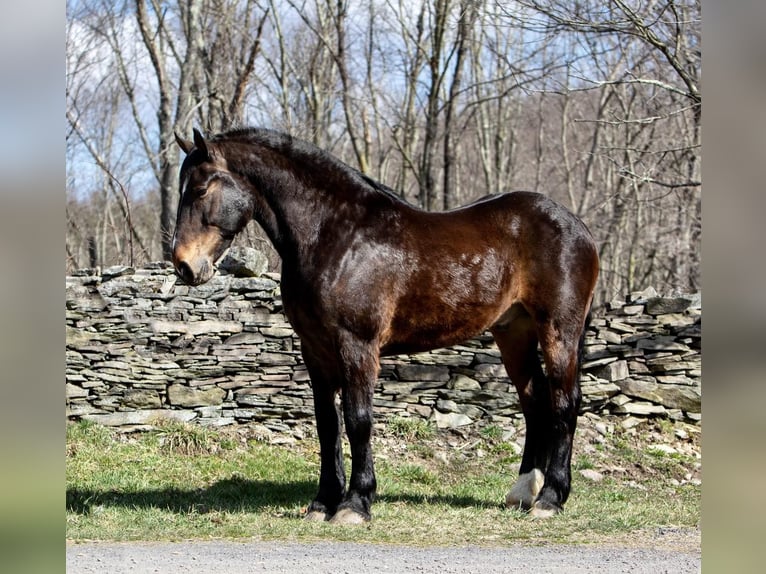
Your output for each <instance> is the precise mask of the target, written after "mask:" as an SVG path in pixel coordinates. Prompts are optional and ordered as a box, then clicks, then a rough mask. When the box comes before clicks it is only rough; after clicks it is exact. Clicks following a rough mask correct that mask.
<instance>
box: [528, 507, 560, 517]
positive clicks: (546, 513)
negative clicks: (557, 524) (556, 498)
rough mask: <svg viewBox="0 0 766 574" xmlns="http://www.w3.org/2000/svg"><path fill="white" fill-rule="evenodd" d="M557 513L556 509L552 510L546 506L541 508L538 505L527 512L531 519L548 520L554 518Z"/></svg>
mask: <svg viewBox="0 0 766 574" xmlns="http://www.w3.org/2000/svg"><path fill="white" fill-rule="evenodd" d="M558 513H559V510H558V509H557V508H552V507H550V506H547V505H546V506H544V507H543V506H541V505H540V504H535V505H534V506H533V507H532V510H531V511H530V512H529V515H530V516H531V517H532V518H550V517H552V516H556V515H557V514H558Z"/></svg>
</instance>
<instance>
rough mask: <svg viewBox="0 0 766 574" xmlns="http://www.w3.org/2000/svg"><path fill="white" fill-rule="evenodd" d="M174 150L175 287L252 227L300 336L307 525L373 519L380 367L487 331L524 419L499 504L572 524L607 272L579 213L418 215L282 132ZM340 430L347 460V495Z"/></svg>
mask: <svg viewBox="0 0 766 574" xmlns="http://www.w3.org/2000/svg"><path fill="white" fill-rule="evenodd" d="M176 141H177V143H178V145H179V146H180V148H181V149H182V150H183V152H184V153H185V154H186V157H185V158H184V161H183V163H182V166H181V171H180V194H181V195H180V200H179V207H178V214H177V221H176V228H175V232H174V235H173V240H172V260H173V265H174V268H175V271H176V274H177V275H178V276H179V277H180V278H181V280H183V281H184V282H185V283H187V284H189V285H199V284H201V283H204V282H205V281H208V280H209V279H210V278H211V277H212V276H213V275H214V273H215V271H216V263H217V262H218V261H219V260H220V259H221V258H222V257H223V255H224V254H225V252H226V250H227V249H228V247H229V246H230V245H231V242H232V240H233V239H234V237H235V236H236V235H237V233H239V232H240V231H242V229H243V228H244V227H245V226H246V225H247V223H248V222H249V221H250V220H251V219H255V220H256V222H257V223H258V224H259V225H260V226H261V227H262V228H263V230H264V231H265V233H266V234H267V236H268V238H269V240H270V241H271V243H273V245H274V247H275V249H276V251H277V252H278V254H279V256H280V257H281V265H282V269H281V274H282V279H281V289H282V300H283V305H284V312H285V315H286V317H287V319H288V320H289V322H290V324H291V325H292V327H293V329H294V330H295V332H296V334H297V335H298V336H299V338H300V341H301V353H302V357H303V360H304V362H305V365H306V368H307V369H308V374H309V377H310V380H311V386H312V394H313V400H314V412H315V418H316V428H317V435H318V439H319V444H320V473H319V489H318V492H317V494H316V497H315V498H314V499H313V501H312V502H311V503H310V504H309V505H308V507H307V510H306V513H305V518H306V519H307V520H316V521H320V520H321V521H325V520H327V521H330V522H332V523H335V524H360V523H364V522H366V521H369V520H370V519H371V517H372V515H371V506H372V503H373V500H374V497H375V492H376V478H375V469H374V465H373V455H372V449H371V435H372V428H373V406H372V405H373V390H374V388H375V385H376V381H377V376H378V372H379V364H380V357H381V356H387V355H393V354H402V353H414V352H421V351H425V350H430V349H434V348H440V347H446V346H450V345H454V344H458V343H460V342H462V341H464V340H466V339H468V338H470V337H472V336H475V335H477V334H480V333H483V332H485V331H489V332H491V333H492V335H493V337H494V340H495V342H496V343H497V346H498V348H499V350H500V354H501V358H502V361H503V364H504V366H505V370H506V372H507V374H508V377H509V378H510V381H511V382H512V383H513V385H514V387H515V388H516V390H517V392H518V394H519V398H520V400H519V402H520V405H521V408H522V411H523V415H524V419H525V422H526V439H525V444H524V450H523V455H522V460H521V464H520V467H519V476H518V480H517V481H516V482H515V484H513V486H512V487H511V489H510V491H509V492H508V494H507V496H506V500H505V504H506V505H507V506H508V507H516V508H521V509H523V510H525V511H528V512H529V513H530V514H531V515H532V516H535V517H540V518H545V517H549V516H553V515H555V514H557V513H558V512H561V511H562V509H563V505H564V503H565V502H566V500H567V498H568V496H569V492H570V484H571V456H572V443H573V439H574V433H575V427H576V424H577V415H578V411H579V407H580V401H581V392H580V386H579V370H580V365H581V362H582V347H583V338H584V332H585V328H586V326H587V321H588V320H589V317H590V308H591V305H592V300H593V292H594V288H595V284H596V279H597V276H598V265H599V263H598V254H597V250H596V246H595V243H594V240H593V237H592V236H591V234H590V232H589V231H588V229H587V227H586V226H585V224H584V223H583V222H582V221H581V220H580V219H579V218H577V217H576V216H575V215H573V214H572V213H571V212H570V211H568V210H567V209H566V208H565V207H563V206H562V205H560V204H558V203H556V202H554V201H553V200H551V199H549V198H548V197H547V196H545V195H542V194H539V193H535V192H525V191H517V192H511V193H503V194H496V195H492V196H487V197H484V198H482V199H480V200H478V201H475V202H474V203H471V204H469V205H466V206H463V207H460V208H457V209H453V210H449V211H444V212H428V211H424V210H422V209H419V208H417V207H415V206H413V205H411V204H409V203H407V202H406V201H404V200H403V199H402V198H400V197H399V196H398V195H397V194H396V193H395V192H394V191H393V190H392V189H391V188H389V187H386V186H385V185H383V184H381V183H379V182H377V181H375V180H374V179H372V178H370V177H368V176H367V175H365V174H363V173H361V172H360V171H358V170H356V169H354V168H352V167H350V166H348V165H346V164H344V163H343V162H341V161H340V160H339V159H337V158H335V157H334V156H332V155H331V154H329V153H327V152H325V151H323V150H321V149H319V148H317V147H316V146H314V145H312V144H310V143H307V142H305V141H301V140H299V139H297V138H294V137H292V136H290V135H287V134H283V133H280V132H277V131H273V130H267V129H257V128H248V129H237V130H231V131H228V132H225V133H221V134H218V135H214V136H213V137H209V138H207V139H206V138H205V137H204V136H203V135H202V134H201V133H200V132H199V131H198V130H196V129H194V131H193V140H191V141H190V140H185V139H183V138H181V137H179V136H178V134H176ZM538 345H539V348H540V351H539V352H538ZM538 353H540V354H541V355H542V364H541V361H540V354H538ZM543 365H544V368H543ZM338 395H340V400H339V403H336V397H337V396H338ZM341 410H342V415H341ZM342 422H343V423H345V431H346V435H347V437H348V441H349V445H350V450H351V473H350V477H349V481H348V486H347V483H346V473H345V470H344V463H343V454H342V451H341V439H342V428H343V426H342Z"/></svg>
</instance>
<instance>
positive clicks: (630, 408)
mask: <svg viewBox="0 0 766 574" xmlns="http://www.w3.org/2000/svg"><path fill="white" fill-rule="evenodd" d="M612 412H613V413H615V414H630V415H664V414H665V413H666V412H667V411H666V410H665V407H663V406H662V405H655V404H653V403H645V402H638V401H631V402H629V403H625V404H624V405H622V406H619V407H615V408H614V409H613V410H612Z"/></svg>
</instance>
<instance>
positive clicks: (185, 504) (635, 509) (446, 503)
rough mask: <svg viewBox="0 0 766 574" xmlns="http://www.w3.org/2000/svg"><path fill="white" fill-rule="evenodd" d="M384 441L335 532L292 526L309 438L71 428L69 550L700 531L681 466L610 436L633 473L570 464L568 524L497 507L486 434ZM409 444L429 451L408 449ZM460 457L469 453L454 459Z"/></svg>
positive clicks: (505, 470) (497, 484) (411, 435)
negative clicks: (369, 484)
mask: <svg viewBox="0 0 766 574" xmlns="http://www.w3.org/2000/svg"><path fill="white" fill-rule="evenodd" d="M379 434H381V433H379ZM382 434H383V436H376V438H375V441H376V442H375V444H374V448H375V449H376V454H378V453H379V454H380V456H378V457H377V458H376V469H377V475H378V499H377V501H376V503H375V505H374V507H373V514H374V519H373V521H372V522H370V523H368V524H366V525H364V526H362V527H337V526H332V525H330V524H323V523H320V524H317V523H313V522H305V521H303V520H302V519H301V516H302V514H303V512H304V511H305V505H306V504H307V503H308V502H309V501H310V500H311V499H312V497H313V495H314V494H315V491H316V485H317V482H316V481H317V479H318V474H319V465H318V445H317V443H316V440H315V439H305V440H303V441H298V443H297V444H296V445H292V446H284V447H282V446H275V445H269V444H265V443H263V442H259V441H255V440H243V439H242V438H241V435H237V434H236V433H234V432H231V431H216V430H210V429H201V428H199V427H189V426H184V425H170V426H164V427H161V428H160V429H159V430H157V431H155V432H149V433H140V434H135V435H119V434H116V433H113V432H112V431H110V430H109V429H106V428H104V427H100V426H97V425H94V424H89V423H75V424H70V425H68V427H67V469H66V474H67V496H66V500H67V502H66V525H67V526H66V528H67V538H68V539H70V540H75V541H78V540H91V539H98V540H179V539H209V538H240V537H249V538H252V537H254V538H257V539H263V540H276V539H279V540H302V541H308V540H350V541H356V542H378V543H393V542H398V543H403V542H404V543H408V544H414V545H455V544H460V545H465V544H477V545H499V544H507V543H510V542H514V541H536V540H541V541H546V542H551V541H559V542H583V541H596V540H599V541H604V540H605V539H608V538H609V537H619V536H624V535H626V534H630V533H631V532H635V531H638V530H642V529H646V528H657V527H661V526H663V527H664V526H673V527H696V526H697V525H698V523H699V519H700V490H701V488H700V486H699V485H697V486H695V485H693V484H690V483H686V484H678V482H679V481H677V480H676V481H672V480H671V477H677V476H682V475H683V473H684V472H686V471H687V470H688V466H689V464H690V463H691V461H690V460H686V459H684V457H683V456H681V455H678V456H676V455H673V456H658V455H657V453H651V452H648V453H645V452H644V451H641V450H637V449H635V448H632V447H631V445H630V441H629V440H625V439H622V438H619V437H617V439H616V446H615V447H614V449H612V450H611V452H610V454H609V460H610V461H611V462H614V460H617V462H618V463H619V464H621V465H623V466H626V467H628V468H631V469H634V468H639V469H641V472H643V473H644V474H642V475H641V476H638V477H635V476H631V477H626V476H622V475H617V474H615V475H608V474H607V475H605V478H604V480H603V481H601V482H592V481H588V480H586V479H585V478H583V477H582V476H580V475H579V473H578V472H577V469H585V468H594V467H595V466H597V460H596V456H597V453H596V454H594V453H591V454H590V455H588V456H585V455H582V456H579V457H576V458H575V460H574V461H573V469H574V472H573V489H572V496H571V497H570V500H569V502H568V503H567V505H566V511H565V512H564V513H563V514H561V515H559V516H557V517H555V518H553V519H550V520H547V521H537V520H534V519H531V518H529V517H528V516H527V515H525V514H524V513H522V512H519V511H515V510H507V509H504V508H501V506H500V503H501V502H502V501H503V499H504V496H505V493H506V491H507V490H508V488H509V487H510V485H511V484H512V482H513V480H514V479H515V477H516V472H517V467H518V456H517V455H515V454H512V452H513V449H510V448H507V446H504V444H505V443H503V441H502V440H500V438H499V437H500V435H501V433H500V432H498V430H497V429H490V430H489V431H486V432H485V433H483V434H482V433H478V435H477V436H475V437H471V438H470V439H465V443H464V445H458V446H450V445H449V444H448V443H445V441H444V440H440V438H443V436H442V435H440V431H436V429H434V428H433V427H430V426H429V425H426V424H425V423H422V421H407V420H406V419H403V420H394V421H393V422H390V423H389V426H388V428H387V431H386V432H385V433H382ZM418 437H420V438H418ZM404 439H406V441H404ZM417 440H420V441H423V442H426V443H428V444H427V445H426V446H423V445H420V446H418V447H417V448H413V446H414V445H410V444H408V443H410V442H412V441H417ZM403 441H404V442H403ZM468 444H470V445H471V446H472V448H471V449H469V448H462V447H463V446H465V445H468ZM426 452H427V453H428V454H424V453H426ZM439 452H441V453H442V456H433V454H434V453H439ZM615 453H619V457H620V458H619V459H614V456H615ZM347 468H350V463H349V462H348V461H347ZM642 476H643V477H645V478H647V480H641V477H642Z"/></svg>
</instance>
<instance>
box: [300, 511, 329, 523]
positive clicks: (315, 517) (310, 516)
mask: <svg viewBox="0 0 766 574" xmlns="http://www.w3.org/2000/svg"><path fill="white" fill-rule="evenodd" d="M303 519H304V520H306V521H308V522H324V521H325V520H327V519H328V516H327V513H326V512H322V511H321V510H309V511H308V512H307V513H306V516H304V517H303Z"/></svg>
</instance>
